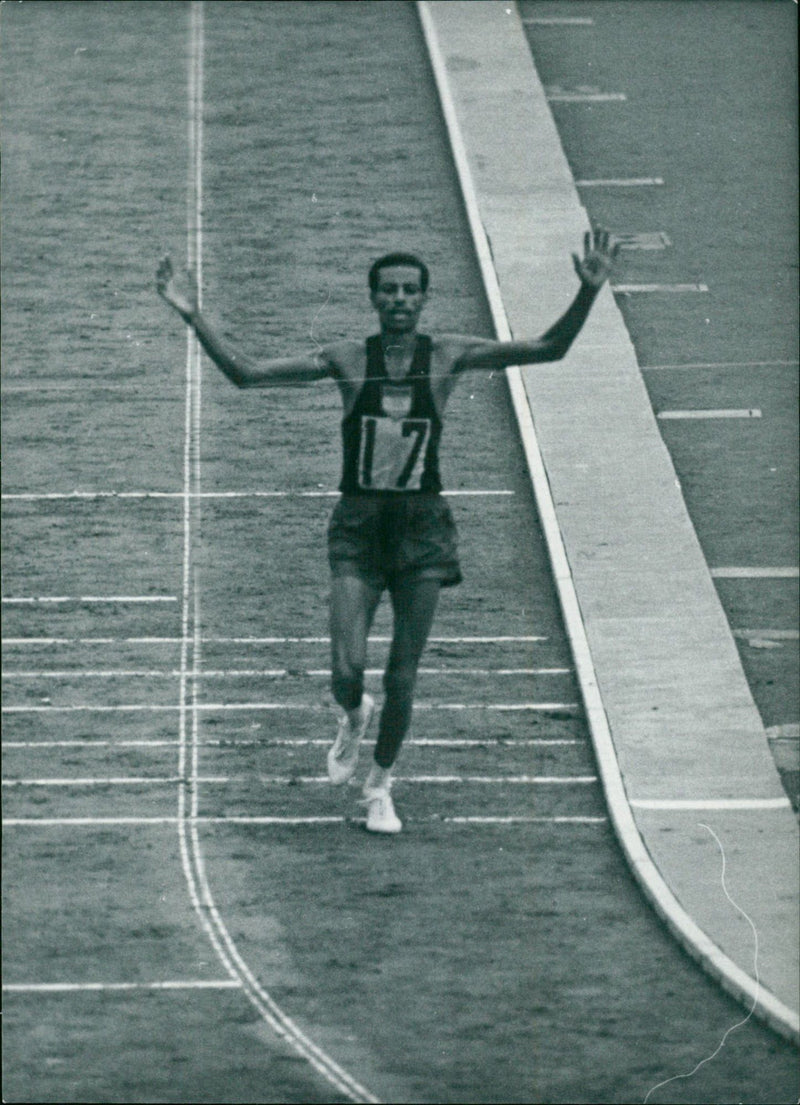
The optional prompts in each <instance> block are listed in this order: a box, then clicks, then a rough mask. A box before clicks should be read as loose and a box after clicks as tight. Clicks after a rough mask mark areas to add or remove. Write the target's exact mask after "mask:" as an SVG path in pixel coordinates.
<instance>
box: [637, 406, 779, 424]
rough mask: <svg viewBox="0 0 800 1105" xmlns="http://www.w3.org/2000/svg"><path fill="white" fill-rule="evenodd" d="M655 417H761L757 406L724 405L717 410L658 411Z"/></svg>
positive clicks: (664, 419)
mask: <svg viewBox="0 0 800 1105" xmlns="http://www.w3.org/2000/svg"><path fill="white" fill-rule="evenodd" d="M656 418H659V419H661V420H662V421H670V420H672V421H677V420H679V419H691V418H695V419H713V418H761V411H760V410H759V409H758V407H740V408H736V407H724V408H720V409H719V410H685V411H658V413H657V414H656Z"/></svg>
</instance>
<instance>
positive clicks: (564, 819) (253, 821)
mask: <svg viewBox="0 0 800 1105" xmlns="http://www.w3.org/2000/svg"><path fill="white" fill-rule="evenodd" d="M405 820H406V821H407V822H409V823H413V824H416V825H425V824H435V825H443V824H444V825H447V824H449V825H604V824H606V823H607V821H608V818H607V817H586V816H583V815H582V814H581V815H578V816H570V815H568V814H564V815H561V816H557V817H533V816H530V817H528V816H526V815H520V816H513V815H512V816H508V817H492V816H475V817H469V816H463V817H438V816H435V815H434V816H431V817H406V818H405ZM193 821H194V822H196V823H197V824H198V825H264V826H270V827H281V826H283V827H286V826H291V827H294V826H298V827H299V826H316V825H325V826H329V825H363V824H364V819H363V818H358V817H341V816H339V817H257V816H248V815H241V816H237V815H235V814H232V815H230V816H227V817H196V818H193ZM177 824H178V818H177V817H7V818H3V828H11V829H36V828H39V829H54V828H76V829H94V828H115V827H118V828H128V827H132V826H146V827H150V826H154V825H177Z"/></svg>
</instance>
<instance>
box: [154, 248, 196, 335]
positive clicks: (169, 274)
mask: <svg viewBox="0 0 800 1105" xmlns="http://www.w3.org/2000/svg"><path fill="white" fill-rule="evenodd" d="M186 284H187V287H186V290H185V291H181V290H180V289H179V288H178V287H177V285H176V282H175V271H174V269H173V267H172V258H171V257H170V256H169V255H167V256H166V257H164V258H163V260H162V261H161V262H160V264H159V266H158V268H157V269H156V291H157V292H158V294H159V295H160V296H161V298H162V299H163V300H164V301H165V302H166V303H168V304H169V305H170V307H172V308H173V309H174V310H175V311H177V312H178V314H179V315H181V316H182V317H183V318H184V319H186V320H187V321H188V319H190V318H192V317H193V316H194V315H195V314H197V310H198V306H197V283H196V280H195V276H194V273H193V272H187V274H186Z"/></svg>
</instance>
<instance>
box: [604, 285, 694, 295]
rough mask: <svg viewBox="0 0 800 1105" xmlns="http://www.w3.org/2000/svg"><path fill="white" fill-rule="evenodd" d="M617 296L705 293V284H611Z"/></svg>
mask: <svg viewBox="0 0 800 1105" xmlns="http://www.w3.org/2000/svg"><path fill="white" fill-rule="evenodd" d="M611 290H612V291H613V292H616V293H617V294H618V295H636V294H637V293H638V292H668V293H672V292H707V291H708V285H707V284H612V285H611Z"/></svg>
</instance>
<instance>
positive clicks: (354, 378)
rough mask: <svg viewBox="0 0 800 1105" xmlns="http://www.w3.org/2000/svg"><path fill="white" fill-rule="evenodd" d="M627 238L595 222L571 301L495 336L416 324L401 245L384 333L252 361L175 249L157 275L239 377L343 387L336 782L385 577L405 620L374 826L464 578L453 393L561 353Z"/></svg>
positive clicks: (382, 268) (263, 383)
mask: <svg viewBox="0 0 800 1105" xmlns="http://www.w3.org/2000/svg"><path fill="white" fill-rule="evenodd" d="M617 249H618V245H616V244H612V243H611V241H610V239H609V235H608V234H607V233H606V232H604V231H595V232H594V234H593V235H592V234H589V233H587V234H586V235H585V239H584V255H583V257H580V256H579V255H578V254H573V255H572V260H573V264H574V266H575V271H576V273H577V274H578V277H579V279H580V289H579V291H578V293H577V295H576V297H575V299H574V301H573V302H572V305H571V306H570V307H569V309H568V310H567V311H566V313H565V314H564V315H563V316H562V317H561V318H560V319H559V320H558V322H556V323H555V325H554V326H551V327H550V329H549V330H548V331H547V332H546V333H544V334H543V335H542V336H541V337H540V338H538V339H537V340H535V341H511V342H498V341H490V340H487V339H485V338H475V337H465V336H460V335H456V334H443V335H441V336H439V337H436V338H430V337H428V336H427V335H425V334H420V333H418V331H417V322H418V320H419V317H420V313H421V312H422V309H423V307H424V306H425V301H426V296H427V288H428V270H427V268H426V267H425V265H424V264H423V262H422V261H420V260H419V258H417V257H415V256H413V255H412V254H408V253H391V254H387V255H386V256H385V257H382V258H380V260H378V261H376V262H375V264H374V265H373V266H372V268H371V269H370V272H369V290H370V301H371V303H372V306H373V307H374V308H375V310H376V311H377V313H378V319H379V321H380V333H378V334H375V335H374V336H373V337H370V338H368V339H367V340H366V343H365V342H361V341H340V342H334V343H332V344H330V345H327V346H325V347H324V348H321V349H320V350H319V351H318V352H316V353H309V354H305V355H301V356H295V357H288V358H280V359H268V360H257V361H256V360H252V359H250V358H248V357H245V356H243V355H242V354H241V353H239V352H237V351H235V350H234V349H232V348H231V347H230V345H229V344H228V343H227V341H224V340H223V339H222V338H221V337H220V336H219V335H218V334H217V332H216V331H215V330H214V329H212V327H211V326H210V325H209V323H208V322H207V321H206V319H205V318H204V316H203V315H202V314H201V313H200V311H199V308H198V301H197V293H196V288H195V287H194V284H193V281H192V279H191V277H190V280H189V286H188V290H187V291H185V292H183V291H179V290H178V288H177V287H176V284H175V278H174V274H173V269H172V264H171V261H170V259H169V258H168V257H167V258H165V259H164V260H163V261H162V262H161V264H160V266H159V268H158V272H157V276H156V287H157V289H158V292H159V294H160V295H161V296H162V297H163V299H164V300H166V302H167V303H168V304H169V305H170V306H171V307H172V308H174V310H175V311H177V313H178V314H179V315H180V316H181V318H182V319H183V320H184V322H186V323H187V324H188V325H189V326H191V327H192V329H193V330H194V332H195V334H196V335H197V338H198V340H199V341H200V344H201V346H202V347H203V349H204V350H205V351H206V353H207V354H208V356H209V357H210V358H211V360H212V361H214V363H215V364H216V365H217V366H218V367H219V368H220V369H221V370H222V371H223V372H224V373H225V375H226V376H227V377H228V378H229V379H230V380H231V381H232V382H233V383H234V384H236V386H237V387H241V388H246V387H276V386H280V385H292V384H304V383H312V382H314V381H317V380H322V379H325V378H332V379H334V380H335V381H336V383H337V384H338V386H339V391H340V393H341V398H342V404H343V408H344V418H343V420H342V446H343V465H342V480H341V483H340V487H339V489H340V491H341V498H340V499H339V501H338V503H337V505H336V507H335V509H334V512H333V515H332V518H331V521H330V525H329V528H328V559H329V563H330V568H331V576H332V579H331V608H330V624H331V652H332V665H331V666H332V680H331V684H332V691H333V696H334V698H335V700H336V702H337V703H338V705H339V706H340V707H341V709H342V715H341V718H340V721H339V728H338V733H337V736H336V739H335V741H334V742H333V745H332V746H331V748H330V750H329V752H328V776H329V778H330V780H331V782H332V783H334V784H341V783H345V782H347V781H348V780H349V779H350V778H351V777H352V776H353V774H354V772H355V770H356V763H357V760H358V753H359V746H360V744H361V741H362V739H363V738H364V736H365V735H366V733H367V730H368V728H369V725H370V722H371V720H372V716H373V713H374V710H375V703H374V701H373V699H372V697H371V696H370V695H369V694H366V693H365V692H364V669H365V667H366V660H367V639H368V635H369V631H370V627H371V625H372V620H373V616H374V614H375V610H376V608H377V606H378V602H379V600H380V598H381V594H382V593H383V591H384V590H388V591H389V594H390V596H391V602H392V608H393V612H394V633H393V637H392V644H391V649H390V653H389V659H388V662H387V665H386V671H385V673H384V677H383V686H384V691H385V697H384V703H383V708H382V710H381V713H380V721H379V725H378V739H377V742H376V744H375V751H374V758H373V762H372V764H371V766H370V770H369V774H368V775H367V779H366V782H365V784H364V790H363V802H364V804H365V805H366V809H367V829H369V830H370V831H371V832H377V833H397V832H399V831H400V829H401V828H402V823H401V821H400V819H399V818H398V816H397V814H396V813H395V810H394V805H393V803H392V799H391V795H390V785H391V773H392V766H393V764H394V762H395V760H396V758H397V755H398V753H399V751H400V746H401V744H402V742H403V738H404V737H405V735H406V733H407V731H408V728H409V725H410V723H411V710H412V702H413V694H414V684H415V681H416V675H417V667H418V665H419V661H420V657H421V655H422V651H423V649H424V647H425V644H426V641H427V639H428V633H429V632H430V628H431V624H432V621H433V616H434V612H435V610H436V604H437V601H438V598H439V589H440V588H441V587H449V586H452V585H453V584H456V583H459V582H460V580H461V572H460V569H459V564H458V555H457V549H456V531H455V525H454V523H453V519H452V516H451V513H450V509H449V506H448V505H447V503H446V501H445V499H443V498H442V496H441V490H442V485H441V480H440V476H439V442H440V437H441V433H442V421H443V417H444V411H445V407H446V405H447V400H448V398H449V396H450V393H451V391H452V389H453V387H454V385H455V383H456V381H457V380H458V378H459V376H460V375H461V374H462V373H464V372H467V371H469V370H471V369H482V370H484V371H490V372H496V371H499V370H500V369H503V368H506V367H507V366H508V365H526V364H537V363H539V362H542V361H555V360H559V359H560V358H561V357H563V356H564V354H565V353H566V352H567V350H568V349H569V347H570V345H571V344H572V342H573V340H574V338H575V337H576V335H577V334H578V332H579V331H580V329H581V327H582V326H583V323H584V322H585V320H586V317H587V316H588V314H589V311H590V309H591V306H592V304H593V302H594V300H595V297H596V296H597V293H598V292H599V290H600V288H601V287H602V285H603V283H604V281H605V280H606V279H607V277H608V275H609V273H610V271H611V267H612V264H613V261H614V258H615V257H616V254H617Z"/></svg>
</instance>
